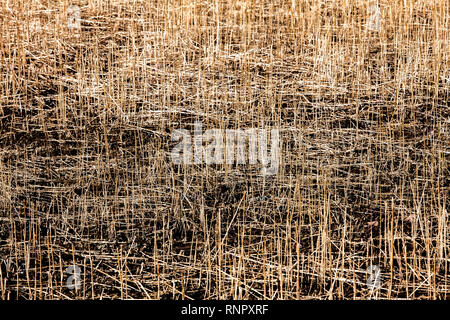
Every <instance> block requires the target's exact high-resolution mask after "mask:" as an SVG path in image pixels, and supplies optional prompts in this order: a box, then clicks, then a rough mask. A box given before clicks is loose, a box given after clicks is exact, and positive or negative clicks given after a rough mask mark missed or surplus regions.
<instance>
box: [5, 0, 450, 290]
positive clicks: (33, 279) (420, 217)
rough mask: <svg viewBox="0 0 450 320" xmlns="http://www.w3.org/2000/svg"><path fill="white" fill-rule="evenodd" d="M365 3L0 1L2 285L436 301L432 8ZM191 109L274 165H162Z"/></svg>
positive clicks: (438, 45) (445, 274)
mask: <svg viewBox="0 0 450 320" xmlns="http://www.w3.org/2000/svg"><path fill="white" fill-rule="evenodd" d="M71 4H74V5H78V6H80V7H81V15H82V19H83V20H82V23H81V25H82V27H81V30H76V29H75V30H69V29H68V28H67V23H66V19H67V17H66V10H67V8H68V7H69V5H71ZM369 5H370V3H368V2H365V1H348V0H347V1H346V0H338V1H306V0H292V1H269V0H267V1H260V0H252V1H225V0H220V1H219V0H217V1H200V0H196V1H188V0H183V1H182V0H173V1H172V0H161V1H156V0H155V1H144V0H142V1H139V0H134V1H131V0H130V1H125V0H122V1H120V0H109V1H107V0H104V1H98V0H85V1H76V0H74V1H73V2H72V3H69V2H68V1H56V0H48V1H44V0H20V1H19V0H9V1H8V2H7V1H3V2H2V3H1V5H0V10H1V12H0V17H1V20H0V21H1V22H0V37H1V40H0V70H1V75H2V77H1V79H0V90H1V95H0V219H1V224H0V259H1V260H0V264H1V268H0V297H1V298H2V299H17V298H25V299H73V298H75V299H99V298H151V299H164V298H175V299H181V298H183V299H190V298H195V299H225V298H227V299H305V298H320V299H348V298H351V299H369V298H389V299H394V298H408V299H423V298H426V299H449V297H450V270H449V269H450V268H449V267H450V255H449V254H450V245H449V214H448V210H449V197H448V195H449V185H450V183H449V176H450V175H449V157H450V148H449V145H450V144H449V142H450V134H449V127H450V125H449V124H450V123H449V122H450V105H449V100H450V99H449V87H450V41H449V40H450V30H449V28H450V2H449V1H448V0H435V1H433V0H422V1H410V0H395V1H385V0H383V1H380V8H381V14H382V20H381V29H380V31H370V30H367V28H366V22H367V21H368V18H369V17H368V14H367V12H368V11H367V9H368V6H369ZM194 121H202V123H203V125H204V129H207V128H222V129H224V128H233V129H235V128H279V129H280V130H281V136H282V143H283V145H282V159H281V160H282V162H281V167H280V170H279V172H278V174H277V175H275V176H270V177H262V176H260V172H259V168H258V166H257V165H239V166H236V165H234V166H232V165H213V166H207V165H190V166H178V165H175V164H173V163H172V162H171V160H170V155H169V154H170V151H171V149H172V147H173V146H174V143H173V142H172V141H171V139H170V138H171V133H172V132H173V130H175V129H178V128H187V129H191V128H192V124H193V122H194ZM73 264H76V265H78V266H80V267H81V269H82V271H83V274H82V284H81V288H80V289H79V290H69V289H68V288H67V287H66V283H67V279H68V274H67V273H66V272H65V270H66V268H67V267H69V266H70V265H73ZM370 265H377V266H379V267H380V268H381V271H382V285H381V287H380V288H379V289H376V290H370V289H368V287H367V286H366V279H367V277H368V274H367V272H366V270H367V268H368V267H369V266H370Z"/></svg>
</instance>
